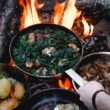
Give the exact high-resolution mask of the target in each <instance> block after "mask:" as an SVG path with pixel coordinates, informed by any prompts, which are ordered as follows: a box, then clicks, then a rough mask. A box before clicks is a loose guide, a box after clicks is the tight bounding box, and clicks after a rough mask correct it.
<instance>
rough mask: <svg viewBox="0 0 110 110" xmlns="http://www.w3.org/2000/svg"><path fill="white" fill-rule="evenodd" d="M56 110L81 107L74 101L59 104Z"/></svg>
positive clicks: (75, 109) (76, 109)
mask: <svg viewBox="0 0 110 110" xmlns="http://www.w3.org/2000/svg"><path fill="white" fill-rule="evenodd" d="M54 110H79V107H78V106H77V105H76V104H74V103H71V104H58V105H57V106H56V107H55V108H54Z"/></svg>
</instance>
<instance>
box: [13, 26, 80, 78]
mask: <svg viewBox="0 0 110 110" xmlns="http://www.w3.org/2000/svg"><path fill="white" fill-rule="evenodd" d="M80 45H81V44H80V43H79V40H78V39H77V38H76V37H75V36H74V35H73V34H71V33H66V32H65V31H64V30H61V29H55V28H53V29H52V28H49V27H46V28H44V29H36V30H35V31H32V32H29V33H27V34H23V35H20V36H19V38H17V42H16V43H15V44H14V47H13V50H12V56H13V59H14V61H15V63H16V64H17V65H18V66H19V67H20V68H22V69H23V70H25V71H27V72H29V73H31V74H33V75H35V76H52V75H56V74H62V73H64V71H65V70H66V69H69V68H72V67H73V66H74V65H75V64H76V63H77V62H78V60H79V59H80V56H81V50H80Z"/></svg>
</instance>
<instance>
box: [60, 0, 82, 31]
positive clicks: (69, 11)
mask: <svg viewBox="0 0 110 110" xmlns="http://www.w3.org/2000/svg"><path fill="white" fill-rule="evenodd" d="M75 2H76V0H69V1H68V5H67V8H66V10H65V12H64V16H63V20H62V25H63V26H65V27H67V28H69V29H72V26H73V24H74V21H75V19H76V18H77V17H79V16H80V15H81V11H79V10H78V9H77V8H76V7H75Z"/></svg>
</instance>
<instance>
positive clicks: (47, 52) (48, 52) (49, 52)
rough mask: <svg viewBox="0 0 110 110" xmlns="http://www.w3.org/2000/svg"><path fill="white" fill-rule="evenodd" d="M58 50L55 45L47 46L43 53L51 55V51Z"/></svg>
mask: <svg viewBox="0 0 110 110" xmlns="http://www.w3.org/2000/svg"><path fill="white" fill-rule="evenodd" d="M55 51H56V48H55V47H47V48H45V49H43V50H42V55H49V56H51V53H54V52H55Z"/></svg>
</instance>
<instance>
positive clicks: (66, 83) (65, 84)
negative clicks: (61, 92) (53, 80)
mask: <svg viewBox="0 0 110 110" xmlns="http://www.w3.org/2000/svg"><path fill="white" fill-rule="evenodd" d="M58 84H59V86H60V88H62V89H69V90H72V91H74V88H73V86H72V83H71V80H70V79H69V78H66V77H65V78H64V79H59V80H58Z"/></svg>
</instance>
